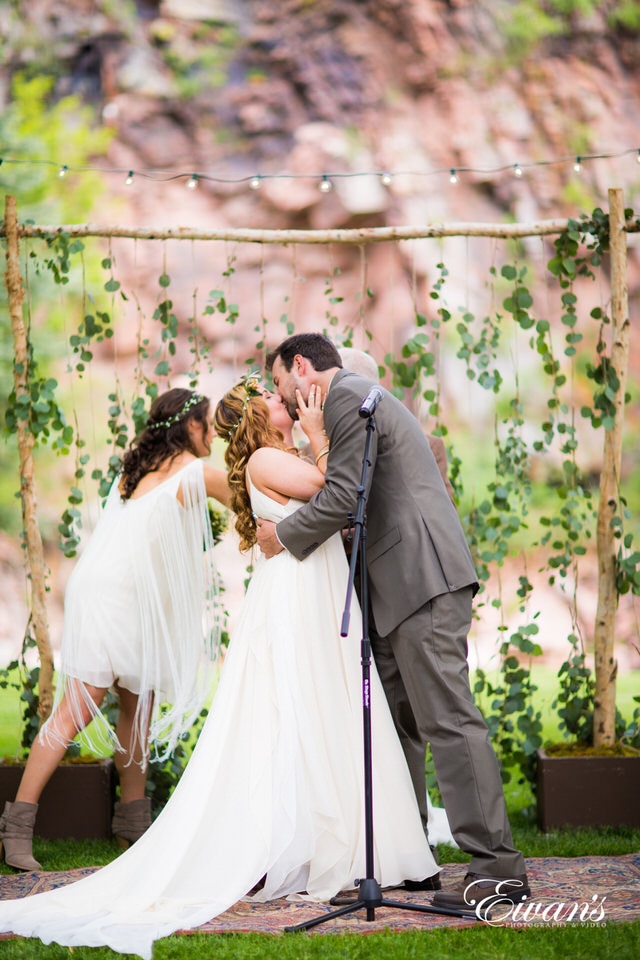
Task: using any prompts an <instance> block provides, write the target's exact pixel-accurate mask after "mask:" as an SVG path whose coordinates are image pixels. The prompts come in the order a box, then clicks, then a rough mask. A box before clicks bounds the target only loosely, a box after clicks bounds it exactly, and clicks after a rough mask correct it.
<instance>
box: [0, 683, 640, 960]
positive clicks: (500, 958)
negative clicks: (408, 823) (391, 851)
mask: <svg viewBox="0 0 640 960" xmlns="http://www.w3.org/2000/svg"><path fill="white" fill-rule="evenodd" d="M537 674H538V675H537V676H536V681H537V683H538V685H539V687H540V690H539V693H538V695H537V696H538V697H539V698H540V706H541V709H542V711H543V715H544V716H545V736H548V737H549V739H550V740H553V739H557V737H558V731H557V727H556V726H555V721H554V718H553V716H552V715H551V714H550V704H551V701H552V700H553V697H554V695H555V674H554V673H553V672H552V671H550V670H545V669H544V668H537ZM635 695H637V678H636V676H634V675H633V674H628V675H624V676H622V677H621V678H620V682H619V684H618V704H619V707H620V709H621V711H622V712H623V713H624V714H625V715H628V716H630V715H631V713H632V711H633V706H634V703H633V697H634V696H635ZM16 697H17V694H16ZM16 697H12V695H11V694H10V693H9V691H3V692H2V693H1V694H0V755H1V754H10V755H11V754H13V753H15V751H16V747H17V741H18V731H19V729H20V712H19V707H18V705H17V702H16ZM505 794H506V797H507V806H508V809H509V815H510V818H511V824H512V828H513V833H514V841H515V843H516V846H518V847H519V848H520V849H521V850H522V851H523V853H524V855H525V857H547V856H560V857H577V856H619V855H622V854H626V853H633V852H637V851H639V850H640V829H631V828H618V829H614V828H603V829H599V830H595V829H580V830H557V831H554V832H551V833H547V834H544V833H542V832H541V831H540V830H539V829H538V827H537V825H536V822H535V812H534V807H533V794H532V792H531V788H530V786H529V785H528V784H518V783H517V782H516V779H515V778H514V780H512V781H511V782H510V783H509V784H507V785H506V787H505ZM119 852H120V851H119V850H118V848H117V846H116V844H115V842H113V841H97V840H96V841H69V840H66V841H62V840H55V841H54V840H41V839H36V840H35V842H34V853H35V855H36V857H38V859H40V860H41V861H42V862H43V863H45V864H46V866H47V868H48V869H52V870H67V869H71V868H73V867H79V866H86V865H90V864H91V865H101V864H105V863H108V862H110V861H111V860H112V859H113V858H114V857H116V856H117V855H118V854H119ZM439 855H440V860H441V862H442V863H451V862H458V863H462V862H465V861H466V860H467V859H468V858H467V857H466V855H465V854H463V853H462V852H461V851H459V850H456V849H454V848H452V847H449V846H440V847H439ZM12 872H13V871H11V869H10V868H8V867H6V866H5V865H4V864H0V874H8V873H12ZM0 882H1V880H0ZM381 916H383V913H381V912H380V911H378V912H377V919H379V918H380V917H381ZM70 956H73V957H74V958H75V960H117V958H118V957H119V956H120V955H119V954H116V953H114V952H113V951H111V950H109V949H108V948H93V947H91V948H90V947H76V948H74V949H73V950H70V949H69V948H67V947H61V946H58V945H56V944H51V945H47V946H45V945H44V944H42V943H41V942H40V941H33V940H22V939H13V940H8V941H2V942H1V943H0V957H2V960H63V958H67V960H68V958H69V957H70ZM609 956H615V958H616V960H638V957H640V921H638V922H636V923H626V924H612V923H608V924H606V925H601V926H593V927H589V926H586V925H585V926H582V925H576V926H566V927H562V926H553V927H547V926H540V927H536V926H530V927H526V928H525V927H522V928H518V929H511V928H502V927H498V928H493V927H489V926H487V925H485V924H478V926H477V927H473V928H465V929H462V930H460V929H458V930H455V929H453V930H444V929H440V930H434V931H430V932H424V933H422V932H407V933H393V932H388V931H387V932H385V933H371V934H367V935H366V936H363V935H361V934H349V933H345V934H324V933H323V934H322V935H309V934H306V933H291V934H280V935H267V934H220V935H198V934H192V935H188V936H179V937H167V938H165V939H163V940H160V941H158V943H157V944H156V946H155V948H154V960H214V958H215V960H258V958H259V960H414V958H415V960H469V958H473V960H594V958H599V957H609Z"/></svg>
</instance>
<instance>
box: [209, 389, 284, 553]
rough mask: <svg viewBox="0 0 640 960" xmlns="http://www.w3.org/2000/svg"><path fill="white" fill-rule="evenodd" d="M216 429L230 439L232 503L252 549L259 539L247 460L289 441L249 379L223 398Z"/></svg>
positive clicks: (243, 547)
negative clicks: (248, 481)
mask: <svg viewBox="0 0 640 960" xmlns="http://www.w3.org/2000/svg"><path fill="white" fill-rule="evenodd" d="M213 429H214V430H215V431H216V433H217V434H218V436H219V437H221V438H222V439H223V440H226V441H227V442H228V446H227V449H226V451H225V455H224V459H225V463H226V464H227V467H228V468H229V472H228V474H227V482H228V484H229V488H230V490H231V497H230V500H229V506H230V507H231V509H232V510H233V512H234V513H235V515H236V520H235V528H236V530H237V531H238V534H239V536H240V549H241V550H249V549H250V547H252V546H253V545H254V544H255V543H256V542H257V541H256V524H255V520H254V519H253V513H252V510H251V501H250V499H249V493H248V490H247V483H246V472H247V461H248V460H249V457H250V456H251V454H252V453H253V452H254V450H258V449H259V448H260V447H275V448H276V449H277V450H286V449H287V445H286V443H285V441H284V437H283V435H282V433H281V432H280V431H279V430H278V428H277V427H274V426H273V424H272V423H271V419H270V417H269V408H268V406H267V404H266V403H265V401H264V399H263V397H262V394H261V393H260V391H259V388H258V387H257V385H256V384H255V383H254V382H252V381H250V380H246V379H245V380H241V381H240V383H237V384H236V385H235V387H232V389H231V390H229V391H228V392H227V393H225V395H224V397H223V398H222V400H220V401H219V403H218V405H217V407H216V409H215V413H214V415H213Z"/></svg>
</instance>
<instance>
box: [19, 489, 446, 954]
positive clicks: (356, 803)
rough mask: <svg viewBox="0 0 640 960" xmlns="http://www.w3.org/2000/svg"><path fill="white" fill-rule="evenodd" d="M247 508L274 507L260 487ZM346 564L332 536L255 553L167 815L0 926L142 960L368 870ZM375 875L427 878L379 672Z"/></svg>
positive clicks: (331, 889)
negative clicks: (302, 556)
mask: <svg viewBox="0 0 640 960" xmlns="http://www.w3.org/2000/svg"><path fill="white" fill-rule="evenodd" d="M252 504H253V509H254V511H255V512H256V513H257V514H259V515H260V516H263V517H266V518H268V519H272V520H275V521H278V520H280V519H281V518H282V517H284V516H285V515H287V514H288V513H290V512H291V511H292V510H294V509H295V508H296V507H297V506H298V505H299V504H297V503H296V502H295V501H290V502H289V503H288V504H287V505H285V506H282V505H280V504H278V503H276V502H275V501H273V500H271V499H270V498H268V497H266V496H265V495H263V494H261V493H259V492H258V491H256V490H254V491H253V494H252ZM346 582H347V561H346V558H345V554H344V549H343V546H342V542H341V538H340V535H339V534H337V535H335V536H334V537H332V538H331V539H330V540H329V541H327V542H326V543H325V544H324V545H322V546H321V547H320V548H318V549H317V550H316V551H315V552H314V553H313V554H312V555H311V556H309V557H308V558H307V559H306V560H305V561H304V562H302V563H301V562H299V561H297V560H296V559H295V558H294V557H292V556H291V554H289V553H287V552H286V551H284V552H283V553H281V554H279V555H278V556H276V557H274V558H273V559H271V560H265V559H264V558H262V557H260V558H259V559H258V560H257V562H256V565H255V571H254V573H253V577H252V579H251V582H250V584H249V588H248V590H247V594H246V597H245V601H244V603H243V607H242V610H241V613H240V615H239V618H238V622H237V626H236V629H235V631H234V636H233V638H232V640H231V643H230V646H229V649H228V651H227V655H226V659H225V664H224V668H223V670H222V676H221V679H220V683H219V686H218V690H217V692H216V695H215V698H214V701H213V704H212V707H211V710H210V712H209V715H208V717H207V720H206V722H205V724H204V727H203V729H202V732H201V735H200V738H199V740H198V743H197V745H196V747H195V750H194V752H193V756H192V758H191V761H190V762H189V764H188V766H187V768H186V770H185V772H184V774H183V775H182V778H181V780H180V782H179V784H178V786H177V787H176V789H175V791H174V793H173V795H172V797H171V798H170V800H169V802H168V803H167V805H166V806H165V808H164V810H163V811H162V813H161V815H160V816H159V817H158V819H157V820H156V821H155V822H154V823H153V824H152V825H151V827H150V829H149V830H148V831H147V832H146V833H145V834H144V835H143V837H142V838H141V839H140V840H139V841H138V842H137V843H135V844H134V845H133V846H132V847H131V848H130V849H129V850H127V851H126V852H125V853H123V854H122V855H121V856H120V857H118V859H116V860H114V861H113V862H112V863H110V864H109V865H108V866H106V867H104V868H102V869H100V870H98V871H96V873H95V874H92V875H91V876H89V877H87V878H85V879H83V880H80V881H78V882H77V883H74V884H71V885H68V886H66V887H63V888H60V889H57V890H53V891H50V892H47V893H43V894H39V895H37V896H34V897H32V898H26V899H24V900H19V901H5V902H0V931H5V932H6V931H11V932H14V933H18V934H21V935H24V936H37V937H40V939H41V940H43V941H44V942H45V943H49V942H52V941H55V942H57V943H60V944H65V945H69V946H77V945H87V946H99V945H107V946H109V947H111V948H113V949H114V950H117V951H120V952H124V953H136V954H139V955H140V956H142V957H144V958H150V957H151V953H152V947H153V941H154V940H156V939H158V938H160V937H163V936H167V935H168V934H170V933H173V932H174V931H176V930H178V929H184V928H192V927H197V926H198V925H199V924H201V923H204V922H205V921H207V920H209V919H211V917H213V916H216V915H217V914H219V913H222V912H223V911H224V910H226V909H228V908H229V907H230V906H232V904H234V903H235V902H236V901H238V900H239V899H241V898H242V897H244V896H246V895H247V893H248V891H250V890H251V889H252V888H253V887H254V885H255V884H257V883H258V881H260V880H261V879H262V878H263V877H266V879H265V883H264V887H263V889H262V890H260V892H259V893H258V894H256V895H255V899H259V900H261V901H264V900H268V899H272V898H276V897H283V896H286V895H288V894H294V893H299V892H306V893H307V894H308V896H309V897H310V898H312V899H314V900H318V901H326V900H328V899H330V898H331V897H332V896H334V895H335V894H337V893H338V892H339V891H340V890H342V889H346V888H352V887H353V883H354V880H355V879H356V878H358V877H363V876H365V875H366V866H365V837H364V810H363V806H364V802H363V780H364V776H363V759H362V757H363V746H362V700H361V685H362V684H361V665H360V642H359V641H360V636H361V618H360V613H359V610H358V609H357V608H355V607H354V609H353V610H352V615H351V629H350V634H349V636H348V637H346V638H342V637H341V636H340V623H341V616H342V609H343V606H344V599H345V592H346ZM371 715H372V743H373V806H374V826H375V829H374V840H375V876H376V879H377V880H378V881H379V882H380V883H381V885H382V886H393V885H397V884H400V883H402V881H404V880H405V879H411V880H421V879H423V878H424V877H427V876H431V875H432V874H434V873H436V872H437V869H438V868H437V866H436V864H435V862H434V859H433V857H432V855H431V852H430V850H429V846H428V843H427V841H426V839H425V836H424V832H423V830H422V827H421V823H420V816H419V813H418V808H417V804H416V801H415V796H414V793H413V788H412V785H411V779H410V776H409V772H408V769H407V766H406V762H405V759H404V756H403V753H402V749H401V747H400V743H399V741H398V738H397V735H396V732H395V729H394V726H393V721H392V719H391V715H390V713H389V710H388V707H387V702H386V698H385V695H384V692H383V690H382V686H381V683H380V681H379V678H378V675H377V673H376V671H375V668H373V667H372V671H371Z"/></svg>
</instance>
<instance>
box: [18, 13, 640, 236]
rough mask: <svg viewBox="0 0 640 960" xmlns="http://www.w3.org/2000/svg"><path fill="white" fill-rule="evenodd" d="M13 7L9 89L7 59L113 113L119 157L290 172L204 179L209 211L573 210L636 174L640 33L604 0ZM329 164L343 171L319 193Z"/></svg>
mask: <svg viewBox="0 0 640 960" xmlns="http://www.w3.org/2000/svg"><path fill="white" fill-rule="evenodd" d="M19 6H20V17H19V18H18V17H14V18H11V19H10V18H9V17H8V14H6V13H5V15H4V16H5V19H6V21H7V24H6V30H5V34H6V36H7V41H6V48H7V54H8V55H7V56H6V57H5V58H4V60H5V62H4V67H2V75H3V77H4V81H5V85H4V88H5V91H6V89H7V85H6V81H7V79H8V77H9V76H10V75H11V74H12V73H14V72H16V71H17V70H20V69H24V68H26V69H28V70H30V71H32V72H33V71H34V70H36V69H40V70H42V71H43V72H47V73H51V74H52V75H53V76H55V77H56V85H55V95H56V96H62V95H63V94H65V93H71V92H73V93H77V94H79V95H80V96H81V97H82V98H83V100H85V101H86V102H88V103H90V104H91V105H93V107H94V108H95V112H96V117H97V118H99V119H100V120H101V122H102V123H104V124H108V125H110V126H112V127H114V128H115V131H116V136H115V139H114V141H113V143H112V146H111V148H110V156H109V158H108V160H109V161H111V162H112V163H113V165H114V166H115V167H118V168H124V169H127V168H132V169H136V170H156V171H163V170H164V171H173V172H174V173H175V172H182V173H189V172H191V171H192V170H195V171H199V172H201V173H202V174H205V175H206V174H209V175H211V176H213V177H217V178H219V179H220V180H222V181H226V180H233V181H238V180H239V179H241V178H242V177H247V178H250V177H251V176H252V175H254V174H262V175H263V176H265V177H268V176H269V175H279V174H282V173H289V174H295V175H296V176H297V177H299V178H300V179H284V180H278V179H273V180H271V179H265V180H264V181H263V182H262V189H261V190H260V191H256V192H255V193H253V194H251V195H250V196H248V195H247V182H246V181H245V182H243V183H241V184H238V183H237V182H236V183H228V182H216V181H205V180H202V181H201V187H202V191H201V194H200V197H203V196H204V197H205V199H200V200H199V204H203V203H206V205H207V210H208V212H209V214H210V217H211V219H215V221H216V223H228V224H230V225H233V226H247V225H252V226H261V225H265V226H266V225H269V226H283V227H284V226H295V227H301V226H307V227H311V228H314V227H318V228H321V227H326V226H348V225H354V224H367V225H375V224H379V223H421V222H425V221H451V220H466V221H469V220H489V221H500V220H502V219H504V218H508V219H513V218H515V219H518V220H526V221H529V220H532V219H536V218H541V217H545V218H546V217H551V216H554V217H555V216H567V215H573V214H574V213H580V212H585V211H587V210H589V209H590V206H591V205H593V204H595V203H597V202H604V201H606V190H607V188H608V187H610V186H618V185H622V186H624V187H625V188H626V191H627V194H628V200H629V204H630V205H631V204H632V202H633V200H634V199H635V195H636V194H637V191H638V189H639V188H640V167H639V166H638V165H637V163H636V155H635V151H634V148H635V150H637V149H638V147H640V143H639V142H638V130H639V129H640V58H638V56H637V51H638V39H639V33H638V30H636V31H631V30H625V29H624V28H623V27H622V26H618V27H615V26H611V25H610V20H608V19H607V17H609V18H610V17H611V14H612V13H615V10H616V9H617V8H618V7H619V6H620V4H619V3H616V2H615V0H610V2H607V3H597V4H593V5H592V6H593V11H592V13H591V14H590V15H588V16H586V15H578V14H574V15H573V16H572V17H564V18H562V19H561V18H559V17H556V18H555V19H550V18H549V17H547V20H546V21H542V20H540V22H538V20H536V19H535V17H533V14H532V11H536V10H538V9H539V10H540V11H541V12H540V15H539V16H540V17H542V11H544V9H545V5H544V4H542V3H541V4H524V3H506V2H481V3H478V2H468V0H451V2H444V0H279V2H278V3H273V2H267V0H159V2H157V0H156V2H154V0H137V2H135V3H134V2H132V0H129V2H122V3H118V4H112V3H106V2H98V0H93V2H91V0H73V2H72V0H66V2H65V0H31V2H30V3H29V4H26V5H25V4H20V5H19ZM584 6H585V5H584V4H583V5H582V7H583V8H584ZM576 7H578V4H576ZM546 8H547V9H548V8H549V5H546ZM522 11H524V12H526V11H529V15H530V16H531V22H530V23H527V24H526V25H525V26H524V27H523V26H522V24H521V22H520V21H519V20H518V19H517V15H518V14H520V15H521V14H522ZM639 17H640V15H639ZM545 24H546V26H545ZM560 29H561V30H562V32H561V33H559V34H558V33H555V32H554V31H556V30H560ZM536 38H538V39H536ZM5 95H6V94H5ZM626 150H628V151H629V153H627V154H626V155H625V156H622V157H616V158H615V159H611V160H607V159H602V160H598V161H595V160H594V161H584V162H583V169H582V172H581V174H580V175H579V176H578V175H576V173H575V171H574V169H573V164H574V160H575V157H577V156H583V157H584V156H588V155H590V154H593V153H595V154H619V153H622V152H623V151H626ZM516 163H518V164H520V166H521V168H522V169H523V171H524V174H525V175H524V176H523V177H519V178H518V177H515V176H514V165H515V164H516ZM529 165H533V166H529ZM452 168H455V169H456V170H457V171H459V183H458V184H457V188H456V189H455V190H452V189H450V184H449V170H450V169H452ZM376 171H379V172H383V171H388V172H389V173H391V174H393V175H394V176H393V180H392V182H391V184H390V185H389V186H388V187H387V188H381V186H380V182H379V180H378V179H377V178H376V177H373V176H371V177H365V176H362V177H354V176H353V175H354V174H359V173H367V172H369V173H373V172H376ZM465 171H466V172H465ZM328 172H333V173H335V174H340V175H342V176H341V178H340V179H336V181H335V184H336V187H337V189H335V190H334V191H332V193H331V196H327V195H324V196H323V195H322V194H320V193H319V191H318V190H317V180H316V177H318V176H320V175H321V174H322V173H328ZM306 177H309V179H305V178H306ZM350 178H351V179H350ZM132 196H133V199H132ZM127 204H128V209H127V211H126V213H127V215H128V216H130V217H131V218H132V219H133V220H135V221H138V222H140V218H141V217H145V216H148V215H149V212H150V211H149V210H147V209H144V200H140V198H139V197H138V198H136V195H135V194H134V193H133V192H130V193H129V194H128V200H127ZM150 206H153V207H155V208H156V209H157V196H154V198H153V201H151V202H150ZM174 209H175V208H174ZM100 212H101V213H104V212H105V211H100ZM157 212H158V214H160V215H161V216H163V217H164V218H165V219H167V218H170V217H171V213H172V204H170V203H168V204H166V205H165V209H163V210H158V211H157ZM121 219H123V217H121Z"/></svg>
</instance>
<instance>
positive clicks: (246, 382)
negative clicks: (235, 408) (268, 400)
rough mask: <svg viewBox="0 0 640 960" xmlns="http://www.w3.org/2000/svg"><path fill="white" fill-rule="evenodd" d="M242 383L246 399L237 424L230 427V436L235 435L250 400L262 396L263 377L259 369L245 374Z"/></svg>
mask: <svg viewBox="0 0 640 960" xmlns="http://www.w3.org/2000/svg"><path fill="white" fill-rule="evenodd" d="M240 382H241V383H242V385H243V387H244V393H245V397H244V400H243V401H242V410H241V411H240V417H239V419H238V420H237V421H236V423H234V424H232V425H231V426H230V427H229V435H231V434H232V433H234V432H235V431H236V430H237V429H238V427H239V426H240V423H241V421H242V418H243V417H244V415H245V413H246V410H247V407H248V405H249V400H251V399H252V398H253V397H261V396H262V387H261V382H262V375H261V374H260V371H259V370H258V369H257V368H256V369H255V370H250V371H249V372H248V373H245V375H244V377H242V380H241V381H240Z"/></svg>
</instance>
